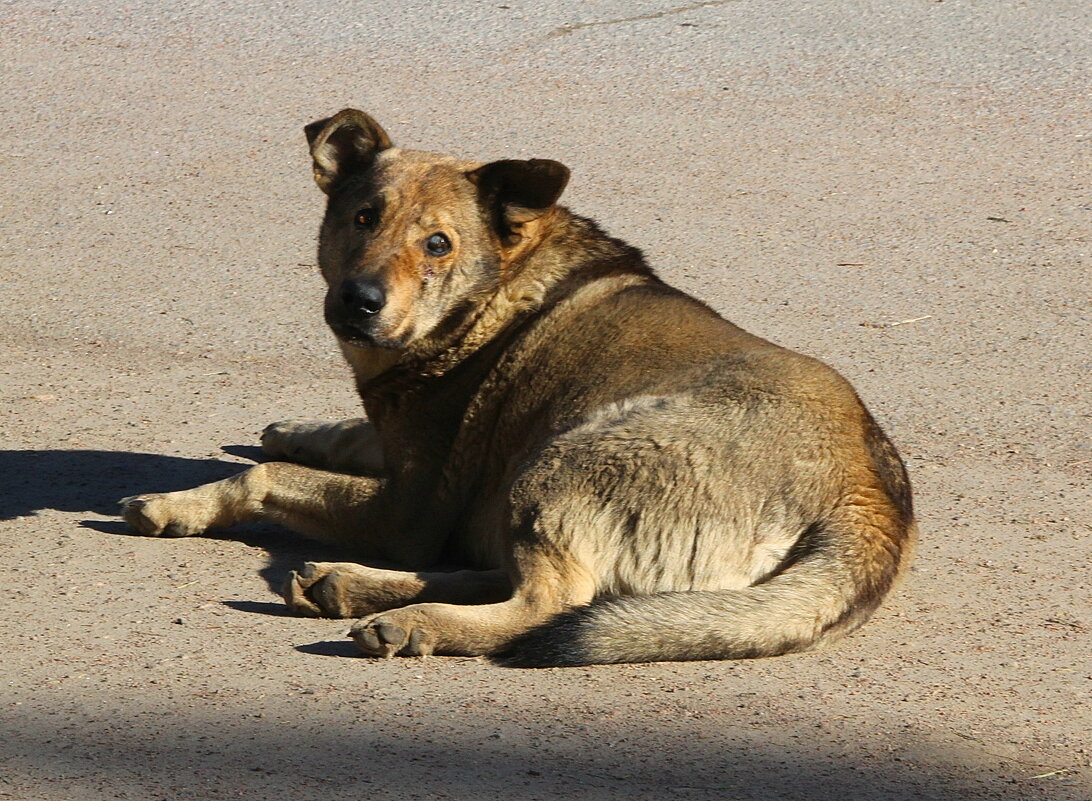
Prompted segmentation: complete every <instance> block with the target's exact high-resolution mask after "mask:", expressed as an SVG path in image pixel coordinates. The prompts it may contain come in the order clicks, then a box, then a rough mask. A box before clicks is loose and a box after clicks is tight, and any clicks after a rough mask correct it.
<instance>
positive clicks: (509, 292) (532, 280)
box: [342, 206, 656, 400]
mask: <svg viewBox="0 0 1092 801" xmlns="http://www.w3.org/2000/svg"><path fill="white" fill-rule="evenodd" d="M523 233H524V237H523V239H522V240H521V241H520V242H519V243H517V244H516V245H514V246H512V247H511V248H508V249H506V250H505V252H504V256H503V258H502V263H501V269H500V282H499V283H498V284H497V285H496V286H495V287H494V288H493V290H492V291H491V292H489V293H487V294H484V295H482V296H480V297H476V298H468V299H467V301H466V303H465V304H463V305H462V307H461V308H458V309H456V310H455V311H453V313H452V314H451V315H449V317H448V319H447V320H445V321H444V322H442V323H441V324H440V325H439V326H438V327H437V329H436V331H434V332H433V333H431V334H429V335H428V336H427V337H424V338H423V339H421V340H419V341H418V342H415V343H413V344H411V345H410V346H409V348H407V349H406V350H404V351H383V350H381V349H378V348H357V347H353V346H347V345H343V346H342V350H343V351H344V353H345V356H346V359H347V360H348V361H349V364H350V366H352V368H353V372H354V374H355V376H356V379H357V386H358V388H359V390H360V393H361V395H362V396H363V397H364V398H365V400H367V398H368V396H369V395H371V394H373V393H375V392H383V391H385V390H388V389H393V387H391V386H390V385H391V384H392V383H393V384H399V385H401V384H403V382H404V381H406V380H407V379H408V380H409V381H410V382H413V381H414V379H415V378H417V379H421V378H427V377H435V376H439V375H443V374H444V373H446V372H448V371H450V370H451V369H453V368H454V367H455V366H457V365H458V364H460V363H462V362H463V361H464V360H465V359H466V358H468V357H469V356H470V355H471V354H473V353H475V352H477V351H479V350H480V349H482V348H483V347H485V346H486V345H487V344H488V343H489V342H491V341H492V340H494V339H496V338H497V337H498V336H499V335H500V334H501V333H502V332H503V331H505V330H507V329H509V328H510V327H511V326H513V325H514V324H515V323H517V322H518V321H520V320H524V319H526V318H527V317H528V316H530V315H531V314H533V313H535V312H536V311H539V310H541V309H543V308H544V307H548V306H549V305H551V304H552V303H553V302H554V301H555V299H557V298H558V297H560V296H561V295H562V294H563V293H564V291H565V288H566V286H568V285H569V284H580V283H586V282H588V281H592V280H595V279H596V278H600V277H604V276H607V275H618V274H623V273H629V274H633V275H635V276H641V277H645V278H648V279H652V280H656V279H655V278H654V276H653V273H652V271H651V270H650V269H649V267H648V266H647V265H646V264H645V262H644V258H643V256H642V254H641V252H640V251H639V250H638V249H637V248H634V247H632V246H630V245H627V244H626V243H624V242H622V241H621V240H618V239H615V238H613V237H610V236H608V235H607V234H606V233H604V232H603V231H602V230H601V229H600V228H599V227H598V226H597V225H596V224H595V223H594V222H593V221H592V220H589V219H587V218H584V217H579V216H577V215H575V214H573V213H571V212H570V211H569V210H568V209H566V208H564V207H560V206H559V207H556V208H555V209H553V211H551V212H550V213H549V214H548V215H545V216H544V217H543V218H541V219H539V220H535V221H533V222H532V223H529V224H528V229H525V230H524V232H523Z"/></svg>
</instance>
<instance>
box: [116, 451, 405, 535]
mask: <svg viewBox="0 0 1092 801" xmlns="http://www.w3.org/2000/svg"><path fill="white" fill-rule="evenodd" d="M382 486H383V482H382V481H380V480H379V479H374V478H366V477H363V476H349V475H344V474H341V473H327V472H324V471H321V470H314V469H312V468H309V467H303V466H301V465H296V464H289V463H287V462H267V463H265V464H258V465H255V466H254V467H252V468H250V469H249V470H246V471H245V472H243V473H240V474H238V475H236V476H232V477H231V478H226V479H224V480H223V481H216V482H214V483H212V484H205V485H203V486H200V487H196V488H195V489H191V490H183V491H181V492H167V493H157V494H148V495H134V496H132V497H129V498H124V499H122V500H121V501H120V503H121V507H122V516H123V517H124V518H125V520H126V522H128V523H129V525H130V526H132V527H133V528H134V529H135V530H136V531H138V532H140V533H141V534H147V535H151V536H155V537H159V536H164V537H187V536H191V535H193V534H200V533H201V532H202V531H205V530H206V529H209V528H225V527H227V526H231V525H234V524H236V523H244V522H248V521H256V520H261V521H270V522H274V523H279V524H281V525H283V526H286V527H288V528H290V529H292V530H294V531H298V532H300V533H301V534H304V535H306V536H308V537H311V538H312V539H316V540H319V541H322V542H331V543H337V544H343V545H351V546H354V547H356V548H361V549H364V550H368V549H369V540H371V541H373V542H376V543H378V537H380V536H382V535H381V533H380V532H378V531H376V527H375V526H374V525H372V524H371V521H372V520H373V519H374V520H378V519H379V518H380V516H379V515H376V514H371V513H370V512H369V507H370V506H371V503H370V501H371V500H372V499H373V498H374V497H375V496H376V494H377V493H378V492H379V490H380V488H381V487H382ZM373 550H374V549H373Z"/></svg>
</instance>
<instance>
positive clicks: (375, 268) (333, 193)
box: [305, 109, 569, 350]
mask: <svg viewBox="0 0 1092 801" xmlns="http://www.w3.org/2000/svg"><path fill="white" fill-rule="evenodd" d="M305 132H306V134H307V141H308V143H309V144H310V146H311V156H312V158H313V160H314V174H315V182H316V183H318V185H319V188H321V189H322V191H323V192H325V193H326V194H327V196H328V202H327V207H326V217H325V220H324V221H323V225H322V232H321V234H320V237H319V266H320V268H321V270H322V274H323V277H324V278H325V279H326V283H327V285H328V287H329V288H328V291H327V293H326V321H327V323H329V325H330V328H331V329H333V331H334V333H335V334H336V335H337V337H338V338H339V339H340V340H341V341H342V343H343V344H346V345H350V346H360V347H369V348H374V347H379V348H384V349H393V350H402V349H404V348H406V347H408V346H410V345H411V344H412V343H414V342H416V341H418V340H421V339H422V338H424V337H427V336H428V335H429V334H430V333H432V332H433V331H435V330H436V328H437V326H438V325H440V323H441V322H443V321H444V320H445V319H446V318H448V317H449V316H450V315H452V314H454V313H456V312H457V311H459V310H460V309H466V308H467V307H468V306H469V305H471V304H474V303H476V302H479V301H480V300H482V299H484V298H485V297H487V296H488V295H490V294H492V293H493V292H494V291H495V290H496V288H497V287H498V286H499V284H500V282H501V281H503V280H504V276H505V274H506V270H508V269H509V268H510V267H511V265H513V263H515V262H517V261H518V260H519V258H520V256H521V255H522V254H525V253H527V252H528V251H529V250H530V249H531V248H533V247H534V245H535V243H536V242H537V241H539V239H540V238H541V237H542V236H543V232H544V230H545V229H546V227H547V226H548V224H549V220H550V218H551V215H552V213H553V211H554V208H555V203H556V202H557V199H558V197H559V196H560V194H561V192H562V190H563V189H564V187H565V183H566V181H568V177H569V170H568V169H567V168H566V167H565V166H564V165H563V164H559V163H558V162H556V161H546V160H542V159H532V160H530V161H516V160H506V161H494V162H491V163H488V164H482V163H481V162H470V161H461V160H458V159H455V158H451V157H448V156H438V155H435V154H432V153H423V152H419V151H413V150H402V149H400V148H396V147H394V146H393V145H392V144H391V140H390V137H389V136H387V133H386V131H384V130H383V129H382V128H381V127H380V126H379V124H378V123H376V122H375V120H373V119H372V118H371V117H369V116H368V115H367V114H365V113H363V112H361V111H357V110H355V109H345V110H344V111H341V112H339V113H338V114H336V115H334V116H333V117H330V118H329V119H325V120H319V121H317V122H313V123H311V124H310V125H308V126H307V127H306V128H305Z"/></svg>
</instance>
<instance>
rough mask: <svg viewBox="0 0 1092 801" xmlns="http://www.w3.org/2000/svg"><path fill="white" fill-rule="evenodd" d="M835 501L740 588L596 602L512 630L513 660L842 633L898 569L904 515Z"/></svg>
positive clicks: (635, 657)
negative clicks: (761, 574)
mask: <svg viewBox="0 0 1092 801" xmlns="http://www.w3.org/2000/svg"><path fill="white" fill-rule="evenodd" d="M876 512H877V509H876V508H875V507H872V508H869V505H868V504H866V505H864V506H850V505H847V506H843V507H842V508H841V509H840V510H837V511H836V512H835V513H834V514H833V515H832V516H831V518H830V519H828V520H826V521H824V522H823V523H817V524H815V525H813V526H811V527H810V528H809V529H808V530H807V531H805V532H804V534H803V535H802V536H801V537H800V540H799V542H798V543H797V545H796V547H795V548H794V549H793V552H792V553H791V554H790V555H789V557H788V558H787V559H786V560H785V562H784V564H783V565H782V567H781V568H780V569H779V570H778V571H777V572H776V573H775V574H774V575H773V576H771V577H770V578H768V579H766V580H765V581H762V582H761V583H758V584H755V585H753V586H751V587H747V588H745V589H740V590H716V591H696V592H665V593H660V594H656V595H644V596H628V597H620V598H612V599H609V600H601V601H597V602H595V603H593V604H591V605H590V606H584V607H578V608H575V609H572V610H570V611H568V612H564V613H562V614H560V615H558V616H557V617H555V618H553V619H552V620H550V621H548V622H547V623H545V624H543V625H541V626H539V627H537V628H535V629H532V630H531V631H529V632H527V633H525V634H523V635H521V636H520V637H519V638H518V639H517V640H515V641H514V642H513V643H512V647H511V650H510V651H509V653H508V654H506V655H505V656H503V657H502V658H501V659H500V661H501V662H502V663H503V664H507V665H510V666H513V667H562V666H576V665H594V664H607V663H614V662H659V661H676V662H678V661H688V660H699V659H748V658H755V657H764V656H777V655H779V654H786V653H792V652H794V651H805V650H808V649H809V648H812V647H814V646H815V645H816V644H818V643H819V642H820V641H821V640H828V639H831V638H833V637H836V636H839V635H843V634H847V633H849V632H850V631H853V630H854V629H855V628H857V627H858V626H860V625H861V624H862V623H864V622H865V621H866V620H868V618H869V617H870V616H871V614H872V612H873V611H875V609H876V607H877V606H879V604H880V601H881V600H882V599H883V596H884V595H885V594H886V593H887V592H888V590H889V589H890V588H891V586H892V584H893V583H894V581H895V579H896V578H897V576H898V575H899V573H900V572H901V571H902V569H903V568H904V567H905V566H906V564H907V563H908V561H909V557H910V554H911V551H912V548H913V545H914V541H915V539H916V533H917V532H916V526H915V525H914V523H913V519H912V517H911V516H910V515H909V514H907V515H902V514H899V512H897V511H896V510H895V509H890V507H889V513H888V514H881V515H877V514H876Z"/></svg>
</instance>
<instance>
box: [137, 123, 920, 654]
mask: <svg viewBox="0 0 1092 801" xmlns="http://www.w3.org/2000/svg"><path fill="white" fill-rule="evenodd" d="M306 133H307V138H308V141H309V143H310V145H311V154H312V156H313V159H314V173H315V180H316V181H317V182H318V185H319V186H320V187H321V188H322V190H323V191H324V192H326V194H327V195H328V196H329V202H328V206H327V212H326V218H325V220H324V222H323V225H322V231H321V234H320V239H319V264H320V266H321V269H322V274H323V276H324V278H325V279H326V282H327V284H328V285H329V291H328V293H327V296H326V320H327V322H328V323H329V325H330V327H331V328H332V329H333V331H334V333H335V334H336V335H337V337H338V340H339V341H340V344H341V348H342V350H343V351H344V353H345V357H346V359H347V360H348V362H349V364H350V365H351V366H352V369H353V372H354V374H355V376H356V382H357V386H358V387H359V390H360V395H361V397H362V399H363V401H364V408H365V410H366V411H367V415H368V419H369V420H370V421H371V422H370V423H365V422H364V421H362V420H352V421H348V422H345V423H335V424H317V423H282V424H277V425H273V426H271V427H270V428H269V429H267V430H266V432H265V434H264V435H263V440H262V441H263V446H264V447H265V449H266V451H267V452H268V453H270V454H271V455H273V456H276V457H279V458H283V459H289V460H292V462H301V463H305V464H308V465H312V466H313V467H304V466H301V464H295V463H291V462H289V461H284V462H271V463H267V464H259V465H257V466H255V467H253V468H251V469H250V470H248V471H246V472H245V473H242V474H240V475H238V476H235V477H233V478H230V479H227V480H225V481H221V482H217V483H215V484H209V485H206V486H203V487H198V488H197V489H193V490H189V491H185V492H174V493H168V494H163V495H144V496H138V497H134V498H127V499H126V500H125V501H123V502H122V503H123V506H124V515H125V517H126V519H127V520H128V521H129V523H130V524H131V525H132V526H133V527H134V528H136V529H137V530H138V531H141V532H144V533H146V534H153V535H168V536H185V535H189V534H197V533H199V532H201V531H203V530H205V529H206V528H210V527H221V526H229V525H231V524H233V523H236V522H240V521H244V520H273V521H276V522H278V523H282V524H284V525H286V526H289V527H291V528H293V529H295V530H297V531H300V532H303V533H304V534H307V535H309V536H311V537H314V538H317V539H320V540H325V541H331V542H338V543H342V544H345V545H348V546H351V547H352V548H353V549H355V551H356V552H357V553H359V554H360V556H361V557H362V558H365V559H371V560H387V561H390V562H394V563H397V564H399V565H401V566H403V567H405V568H407V569H408V570H414V571H420V570H428V569H429V568H430V567H431V568H434V567H435V565H436V564H438V563H456V564H462V565H466V566H469V567H472V568H473V569H470V570H463V571H459V572H400V571H394V570H380V569H378V568H373V567H363V566H361V565H357V564H351V563H332V564H331V563H320V564H314V563H311V564H308V565H307V566H306V567H304V568H303V570H302V571H300V573H298V574H296V573H293V574H292V576H291V577H290V579H289V581H288V585H287V587H286V589H285V599H286V601H287V602H288V604H289V605H290V606H291V607H292V608H293V609H294V610H296V611H297V612H299V613H301V614H305V615H321V616H329V617H361V618H363V619H362V620H360V621H359V622H357V623H356V624H355V625H354V626H353V629H352V632H351V636H352V637H353V638H354V639H355V640H356V641H357V643H358V644H359V646H360V648H361V649H362V650H363V651H364V652H365V653H367V654H376V655H384V656H391V655H394V654H430V653H440V654H466V655H475V654H493V655H498V656H507V657H508V659H509V660H510V661H511V662H512V663H515V664H524V665H578V664H589V663H601V662H635V661H653V660H684V659H730V658H744V657H758V656H772V655H775V654H783V653H787V652H791V651H801V650H804V649H807V648H811V647H813V646H815V645H816V644H817V643H819V642H821V641H823V640H827V639H830V638H831V637H833V636H835V635H840V634H845V633H846V632H849V631H852V630H853V629H855V628H857V627H858V626H860V625H861V624H862V623H863V622H864V621H865V620H866V619H867V618H868V617H869V615H870V614H871V613H872V612H873V610H875V608H876V607H877V605H878V604H879V603H880V600H881V599H882V598H883V596H884V594H885V593H886V592H887V591H888V590H889V588H890V587H891V585H892V582H893V581H894V580H895V578H896V576H897V575H898V574H899V572H900V571H901V570H902V569H903V568H904V566H905V565H906V563H907V561H908V557H909V554H910V550H911V546H912V544H913V542H914V539H915V534H916V530H915V525H914V522H913V514H912V510H911V500H910V487H909V484H908V481H907V477H906V472H905V470H904V468H903V464H902V462H901V461H900V459H899V457H898V455H897V454H896V452H895V449H894V447H893V446H892V445H891V443H890V442H889V441H888V440H887V438H886V437H885V436H884V435H883V433H882V432H881V431H880V429H879V428H878V427H877V426H876V424H875V422H873V420H872V418H871V416H870V415H869V414H868V412H867V411H866V410H865V408H864V407H863V406H862V405H861V402H860V400H859V399H858V398H857V396H856V394H855V393H854V391H853V389H852V388H851V387H850V386H849V384H848V383H846V381H845V380H844V379H842V378H841V377H840V376H838V375H837V374H836V373H835V372H834V371H833V370H831V369H830V368H828V367H826V366H824V365H823V364H821V363H819V362H817V361H815V360H813V359H810V358H807V357H805V356H800V355H798V354H796V353H792V352H790V351H787V350H784V349H783V348H779V347H777V346H776V345H772V344H770V343H769V342H766V341H765V340H762V339H759V338H758V337H755V336H752V335H750V334H748V333H746V332H744V331H742V330H740V329H739V328H737V327H736V326H734V325H732V324H731V323H729V322H726V321H725V320H723V319H722V318H720V317H718V316H717V315H716V314H715V313H714V312H713V311H711V310H710V309H709V308H708V307H706V306H704V305H703V304H702V303H700V302H698V301H696V300H694V299H693V298H691V297H688V296H687V295H685V294H683V293H682V292H679V291H678V290H676V289H673V288H671V287H669V286H667V285H666V284H664V283H663V282H662V281H660V280H659V279H658V278H657V277H656V276H655V275H654V274H653V273H652V271H651V270H650V269H649V268H648V266H647V265H646V264H645V262H644V260H643V259H642V256H641V253H640V252H639V251H637V250H636V249H634V248H632V247H630V246H629V245H626V244H625V243H623V242H620V241H619V240H617V239H612V238H611V237H609V236H607V235H606V234H604V233H603V232H602V231H601V230H600V229H599V228H598V227H597V226H596V225H595V223H593V222H591V221H590V220H587V219H585V218H582V217H578V216H576V215H575V214H572V213H571V212H569V211H568V210H567V209H565V208H563V207H561V206H558V205H556V201H557V199H558V196H559V195H560V194H561V191H562V189H563V188H564V186H565V183H566V181H567V180H568V175H569V171H568V170H567V169H566V168H565V167H564V166H563V165H561V164H559V163H557V162H554V161H543V160H537V159H533V160H530V161H496V162H492V163H489V164H481V163H479V162H469V161H460V160H457V159H454V158H450V157H446V156H437V155H433V154H430V153H422V152H417V151H412V150H401V149H398V148H395V147H393V146H392V145H391V141H390V139H389V138H388V136H387V134H386V132H385V131H383V129H382V128H380V127H379V125H378V124H376V122H375V121H374V120H372V119H371V118H370V117H369V116H367V115H366V114H363V113H362V112H359V111H355V110H352V109H347V110H345V111H342V112H340V113H339V114H337V115H335V116H334V117H332V118H330V119H327V120H321V121H319V122H316V123H313V124H311V125H309V126H307V129H306ZM314 468H320V469H314ZM324 470H325V471H330V472H325V471H324ZM334 471H337V472H334ZM369 474H370V475H369Z"/></svg>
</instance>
